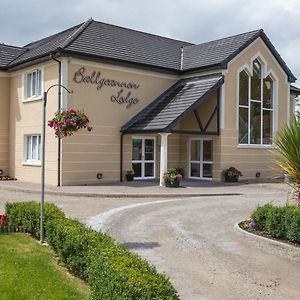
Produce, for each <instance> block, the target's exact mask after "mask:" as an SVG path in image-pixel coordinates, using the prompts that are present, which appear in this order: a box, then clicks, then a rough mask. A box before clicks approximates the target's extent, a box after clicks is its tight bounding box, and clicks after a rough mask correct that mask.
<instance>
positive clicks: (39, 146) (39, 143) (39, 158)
mask: <svg viewBox="0 0 300 300" xmlns="http://www.w3.org/2000/svg"><path fill="white" fill-rule="evenodd" d="M38 160H41V136H40V135H39V136H38Z"/></svg>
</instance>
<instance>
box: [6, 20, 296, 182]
mask: <svg viewBox="0 0 300 300" xmlns="http://www.w3.org/2000/svg"><path fill="white" fill-rule="evenodd" d="M295 80H296V78H295V76H294V75H293V73H292V72H291V70H290V69H289V68H288V66H287V65H286V64H285V62H284V61H283V59H282V58H281V56H280V55H279V53H278V52H277V50H276V49H275V47H274V46H273V44H272V43H271V41H270V40H269V39H268V37H267V35H266V34H265V33H264V31H263V30H255V31H251V32H247V33H242V34H238V35H235V36H230V37H226V38H222V39H219V40H215V41H211V42H207V43H203V44H199V45H195V44H192V43H188V42H184V41H179V40H174V39H170V38H165V37H161V36H157V35H153V34H148V33H144V32H140V31H136V30H132V29H127V28H122V27H119V26H114V25H109V24H105V23H101V22H97V21H94V20H92V19H90V20H88V21H86V22H85V23H82V24H79V25H77V26H74V27H72V28H69V29H67V30H65V31H63V32H59V33H57V34H54V35H52V36H49V37H46V38H44V39H41V40H39V41H36V42H32V43H30V44H28V45H26V46H24V47H15V46H9V45H4V44H1V45H0V108H1V109H0V147H1V148H0V149H1V150H0V169H1V170H2V171H3V173H4V174H6V175H10V176H14V177H16V178H18V179H19V180H22V181H30V182H40V172H41V170H40V169H41V168H40V141H41V127H42V94H43V91H45V90H46V89H47V88H49V87H50V86H51V85H53V84H58V83H61V84H62V85H64V86H65V87H67V88H68V89H70V90H73V93H72V94H71V95H69V94H68V93H67V92H66V91H65V90H64V89H61V90H60V89H56V90H55V89H51V91H49V94H48V102H47V119H48V120H49V119H51V118H52V117H53V115H54V113H55V111H57V110H58V108H59V107H60V108H62V109H70V108H74V109H83V110H84V111H85V112H86V114H87V115H88V116H89V118H90V120H91V125H92V126H93V131H92V132H85V131H80V132H79V133H77V134H76V135H74V136H72V137H68V138H66V139H62V140H57V139H56V138H55V137H54V133H53V129H51V128H47V132H46V178H47V183H48V184H53V185H56V184H57V185H75V184H76V185H77V184H96V183H100V182H107V181H118V180H123V178H124V173H125V170H126V169H130V168H133V169H134V171H135V179H153V178H160V181H161V184H162V183H163V182H162V175H163V173H164V172H165V171H166V169H167V168H169V167H181V168H183V169H184V173H185V177H187V178H192V179H200V180H214V181H220V180H222V170H224V169H225V168H228V167H230V166H234V167H236V168H238V169H239V170H241V171H242V172H243V174H244V178H247V179H253V178H256V177H258V176H260V177H261V178H272V177H273V176H274V175H275V173H274V172H275V171H274V169H273V167H274V161H273V156H272V154H271V153H270V149H272V148H273V144H272V140H273V137H274V134H275V133H276V131H277V130H278V129H279V128H281V127H282V126H283V125H284V124H285V123H286V122H287V120H288V119H289V116H290V114H291V110H292V105H293V104H292V103H291V101H290V95H291V93H295V92H296V93H298V92H299V90H298V92H297V91H294V90H293V87H291V83H293V82H295Z"/></svg>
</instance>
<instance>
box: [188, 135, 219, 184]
mask: <svg viewBox="0 0 300 300" xmlns="http://www.w3.org/2000/svg"><path fill="white" fill-rule="evenodd" d="M189 148H190V151H189V152H190V159H189V176H190V178H197V179H212V170H213V147H212V140H203V139H190V147H189Z"/></svg>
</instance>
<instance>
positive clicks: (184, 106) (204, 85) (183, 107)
mask: <svg viewBox="0 0 300 300" xmlns="http://www.w3.org/2000/svg"><path fill="white" fill-rule="evenodd" d="M223 82H224V79H223V76H222V75H219V74H217V75H211V76H204V77H198V78H189V79H183V80H180V81H179V82H177V83H176V84H175V85H173V86H172V87H170V88H169V89H168V90H167V91H166V92H165V93H163V94H162V95H161V96H160V97H158V98H157V99H156V100H155V101H154V102H152V103H151V104H150V105H149V106H147V107H146V108H145V109H144V110H142V111H141V112H140V113H139V114H137V115H136V116H135V117H134V118H133V119H131V120H130V121H129V122H128V123H126V124H125V125H124V126H123V127H122V129H121V131H122V132H124V133H125V132H142V131H143V132H145V131H162V132H170V131H171V130H172V129H173V128H174V127H175V126H176V125H177V124H178V122H179V121H180V120H182V118H184V117H185V116H186V115H187V114H188V113H190V112H191V111H192V110H193V109H195V108H196V107H197V106H198V105H199V104H200V103H201V102H203V101H205V100H206V99H208V97H209V96H210V95H211V94H212V93H214V92H215V91H216V90H217V89H218V88H219V87H220V86H221V85H222V84H223Z"/></svg>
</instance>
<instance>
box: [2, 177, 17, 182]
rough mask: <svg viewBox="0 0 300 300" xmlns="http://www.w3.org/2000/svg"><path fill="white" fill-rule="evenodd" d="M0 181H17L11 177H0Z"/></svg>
mask: <svg viewBox="0 0 300 300" xmlns="http://www.w3.org/2000/svg"><path fill="white" fill-rule="evenodd" d="M0 180H1V181H8V180H17V178H14V177H11V176H0Z"/></svg>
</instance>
